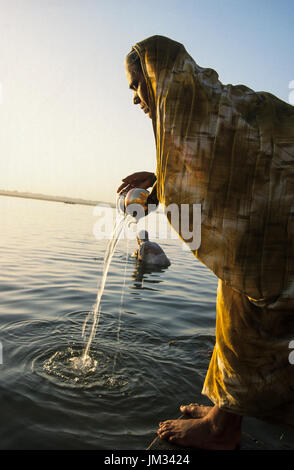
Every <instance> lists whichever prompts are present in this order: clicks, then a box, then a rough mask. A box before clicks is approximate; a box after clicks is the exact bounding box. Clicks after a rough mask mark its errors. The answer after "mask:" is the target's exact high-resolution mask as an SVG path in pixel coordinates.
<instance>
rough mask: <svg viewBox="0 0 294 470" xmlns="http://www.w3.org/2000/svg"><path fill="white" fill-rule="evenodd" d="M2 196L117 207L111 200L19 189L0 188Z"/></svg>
mask: <svg viewBox="0 0 294 470" xmlns="http://www.w3.org/2000/svg"><path fill="white" fill-rule="evenodd" d="M0 196H11V197H21V198H26V199H38V200H40V201H53V202H63V203H64V204H81V205H83V206H98V205H99V206H107V207H113V208H114V207H115V204H113V203H110V202H103V201H91V200H87V199H78V198H72V197H66V196H49V195H47V194H39V193H26V192H25V193H22V192H19V191H6V190H2V189H0Z"/></svg>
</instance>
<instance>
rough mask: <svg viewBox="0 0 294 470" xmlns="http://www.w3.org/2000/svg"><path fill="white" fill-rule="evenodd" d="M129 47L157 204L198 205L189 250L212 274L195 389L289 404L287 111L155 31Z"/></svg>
mask: <svg viewBox="0 0 294 470" xmlns="http://www.w3.org/2000/svg"><path fill="white" fill-rule="evenodd" d="M133 49H135V50H136V52H137V54H138V55H139V57H140V62H141V66H142V70H143V73H144V76H145V79H146V83H147V88H148V95H149V106H150V108H151V113H152V121H153V128H154V133H155V140H156V151H157V172H156V173H157V193H158V194H157V195H158V199H159V201H160V202H161V203H162V204H163V205H164V206H165V207H167V206H169V205H170V204H177V205H178V206H180V205H181V204H188V205H189V207H190V212H191V214H192V206H193V204H201V217H202V219H201V245H200V247H199V248H198V249H197V250H193V253H194V254H195V256H196V257H197V258H198V259H199V260H200V261H201V262H203V263H204V264H205V265H206V266H207V267H208V268H210V269H211V270H212V271H213V272H214V274H215V275H216V276H217V277H218V279H219V287H218V296H217V320H216V344H215V348H214V353H213V356H212V360H211V363H210V366H209V369H208V372H207V376H206V380H205V383H204V387H203V393H204V394H205V395H207V396H208V397H209V398H210V399H211V400H212V401H213V402H214V403H215V404H216V405H218V406H219V407H220V408H223V409H226V410H228V411H232V412H235V413H240V414H246V415H252V416H261V417H264V416H266V415H269V414H270V415H272V414H273V413H274V409H278V408H279V407H280V406H282V405H287V406H288V405H289V406H290V404H291V403H292V404H294V393H293V392H294V365H292V364H290V361H289V353H290V351H289V342H290V341H291V340H293V339H294V311H293V307H294V237H293V235H294V197H293V196H294V108H293V106H291V105H288V104H287V103H285V102H283V101H281V100H279V99H278V98H276V97H275V96H273V95H271V94H269V93H265V92H258V93H257V92H254V91H253V90H251V89H249V88H247V87H245V86H243V85H237V86H233V85H223V84H222V83H221V82H220V81H219V79H218V75H217V73H216V72H215V71H214V70H212V69H208V68H202V67H199V66H198V65H197V64H196V63H195V62H194V60H193V59H192V58H191V56H190V55H189V54H188V53H187V52H186V50H185V48H184V46H183V45H182V44H179V43H177V42H175V41H172V40H170V39H168V38H166V37H162V36H153V37H151V38H148V39H146V40H144V41H142V42H140V43H138V44H136V45H135V46H134V47H133ZM179 236H180V237H182V238H184V237H183V236H182V234H181V227H180V228H179Z"/></svg>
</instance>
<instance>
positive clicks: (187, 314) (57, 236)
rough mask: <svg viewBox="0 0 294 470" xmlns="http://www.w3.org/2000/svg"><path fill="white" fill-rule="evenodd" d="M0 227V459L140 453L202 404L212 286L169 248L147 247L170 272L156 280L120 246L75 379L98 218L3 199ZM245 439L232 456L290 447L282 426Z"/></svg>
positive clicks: (93, 283)
mask: <svg viewBox="0 0 294 470" xmlns="http://www.w3.org/2000/svg"><path fill="white" fill-rule="evenodd" d="M101 210H102V209H101ZM105 210H108V211H110V212H111V213H112V214H113V213H114V211H113V210H112V209H105ZM98 212H99V211H98ZM149 217H150V220H151V222H150V224H152V217H154V221H155V218H156V220H158V219H159V220H160V223H161V224H165V223H166V221H165V219H164V216H163V215H158V214H153V215H150V216H149ZM0 220H1V233H0V237H1V244H0V265H1V270H0V291H1V297H0V318H1V326H0V341H1V343H0V344H1V357H0V359H1V361H0V362H2V363H0V374H1V375H0V377H1V381H0V396H1V401H0V407H1V420H0V448H1V449H112V450H121V449H145V448H146V447H147V446H148V445H149V443H150V441H151V440H153V438H154V437H155V433H156V430H157V425H158V422H159V421H162V420H163V419H173V418H176V417H178V416H179V415H180V412H179V406H180V404H182V403H190V402H194V401H196V402H200V403H203V404H209V400H208V399H207V398H206V397H204V396H203V395H201V389H202V384H203V381H204V378H205V374H206V370H207V367H208V365H209V360H210V355H211V351H212V349H213V346H214V341H215V301H216V287H217V279H216V278H215V276H214V275H213V274H212V273H211V272H210V271H209V270H208V269H207V268H206V267H205V266H203V265H202V264H201V263H199V262H198V261H197V260H196V259H195V258H194V257H193V256H192V254H191V253H190V252H189V251H187V250H185V249H183V245H182V243H181V242H180V241H179V240H178V239H174V238H171V237H166V238H165V239H160V240H156V241H157V242H158V243H160V245H161V246H162V248H163V249H164V250H165V252H166V254H167V256H168V257H169V259H170V261H171V266H169V267H168V268H167V269H161V270H156V271H154V270H143V269H142V267H141V266H140V264H139V263H138V262H137V261H136V260H135V259H134V258H132V257H131V253H132V252H133V251H134V250H135V249H136V241H135V240H134V239H131V240H128V239H126V238H123V239H122V240H121V241H119V243H118V245H117V247H116V250H115V252H114V255H113V258H112V262H111V265H110V267H109V271H108V277H107V279H106V283H105V289H104V293H103V296H102V299H101V311H100V319H99V327H98V328H97V331H96V334H95V337H94V338H93V340H92V343H91V350H90V355H91V367H88V368H87V369H86V371H85V370H80V369H79V367H78V365H77V364H76V363H75V361H74V359H75V358H76V357H77V356H80V355H81V354H82V352H83V351H84V349H85V346H86V341H87V340H86V338H85V336H86V337H87V331H86V332H85V333H86V334H85V336H84V337H83V336H82V331H83V325H84V324H85V320H86V318H87V315H88V313H89V311H90V310H91V308H92V306H93V305H94V304H95V301H96V297H97V286H98V285H99V279H100V278H101V276H102V269H103V261H104V254H105V250H106V246H107V242H108V240H107V239H106V238H101V237H98V238H97V232H95V233H96V236H95V235H94V227H95V223H96V222H97V209H96V212H93V207H90V206H80V205H71V204H63V203H55V202H46V201H37V200H30V199H20V198H11V197H1V198H0ZM154 223H155V222H154ZM156 223H157V222H156ZM106 232H107V230H106ZM133 238H134V237H133ZM88 324H89V327H88V334H89V328H90V326H91V322H89V321H88ZM243 429H244V438H243V441H242V446H241V448H244V449H289V448H294V445H293V442H294V439H293V434H291V432H290V431H289V430H288V429H287V430H286V429H285V428H284V427H282V426H279V427H277V426H275V427H274V426H270V425H268V424H267V423H263V422H261V421H257V420H255V419H253V418H245V420H244V426H243Z"/></svg>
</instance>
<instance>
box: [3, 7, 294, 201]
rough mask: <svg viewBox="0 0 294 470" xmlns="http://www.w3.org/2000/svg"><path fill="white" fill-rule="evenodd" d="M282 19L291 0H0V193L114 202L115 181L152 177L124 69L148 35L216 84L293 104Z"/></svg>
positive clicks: (147, 139) (293, 66)
mask: <svg viewBox="0 0 294 470" xmlns="http://www.w3.org/2000/svg"><path fill="white" fill-rule="evenodd" d="M293 13H294V0H246V1H245V0H242V1H241V0H210V1H209V2H208V1H206V0H146V1H144V2H143V1H141V2H138V1H134V0H0V189H6V190H17V191H29V192H34V193H43V194H49V195H58V196H68V197H73V198H83V199H92V200H100V201H106V202H115V198H116V189H117V187H118V186H119V185H120V182H121V179H122V178H123V177H125V176H127V175H129V174H131V173H134V172H135V171H142V170H146V171H155V168H156V153H155V141H154V135H153V129H152V122H151V120H150V119H149V118H148V117H147V116H146V115H145V114H144V113H143V112H142V111H141V110H140V108H139V107H138V106H137V107H136V106H134V105H133V102H132V92H131V91H130V90H129V89H128V84H127V80H126V76H125V70H124V59H125V56H126V54H127V53H128V52H129V51H130V49H131V47H132V46H133V45H134V44H136V43H137V42H139V41H142V40H143V39H145V38H147V37H149V36H152V35H154V34H160V35H164V36H168V37H170V38H171V39H174V40H176V41H178V42H181V43H182V44H184V46H185V48H186V49H187V51H188V52H189V54H190V55H191V56H192V57H193V58H194V60H195V62H196V63H197V64H198V65H200V66H202V67H210V68H213V69H214V70H216V71H217V72H218V74H219V79H220V81H221V82H222V83H224V84H228V83H231V84H244V85H246V86H248V87H250V88H252V89H254V90H256V91H268V92H270V93H273V94H274V95H276V96H278V97H279V98H280V99H282V100H284V101H286V102H290V103H291V104H294V98H293V94H294V90H291V87H292V88H294V61H293V55H294V54H293V52H294V50H293V45H294V28H293V16H294V15H293ZM291 100H292V101H291Z"/></svg>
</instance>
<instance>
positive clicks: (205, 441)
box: [157, 406, 242, 450]
mask: <svg viewBox="0 0 294 470" xmlns="http://www.w3.org/2000/svg"><path fill="white" fill-rule="evenodd" d="M241 422H242V417H241V416H238V415H235V414H233V413H227V412H226V411H222V410H220V409H219V408H218V407H217V406H214V407H212V408H210V411H209V412H208V413H207V414H206V415H205V416H204V417H202V418H196V419H186V420H181V419H176V420H168V421H164V422H161V423H159V430H158V431H157V434H158V435H159V437H160V438H161V439H166V440H168V441H169V442H170V443H171V444H176V445H179V446H182V447H191V448H198V449H207V450H234V449H236V447H237V446H238V444H240V440H241Z"/></svg>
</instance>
